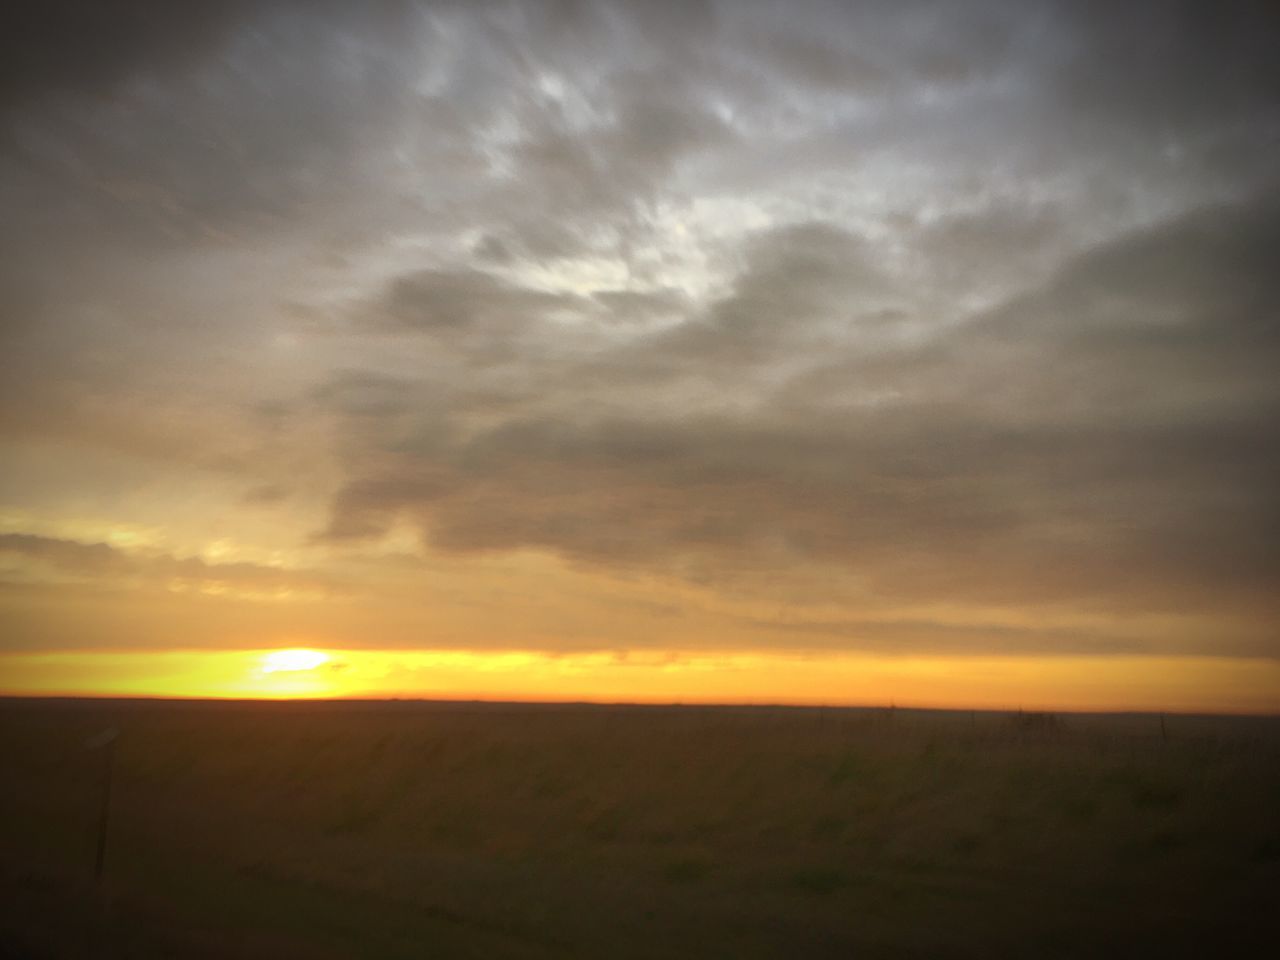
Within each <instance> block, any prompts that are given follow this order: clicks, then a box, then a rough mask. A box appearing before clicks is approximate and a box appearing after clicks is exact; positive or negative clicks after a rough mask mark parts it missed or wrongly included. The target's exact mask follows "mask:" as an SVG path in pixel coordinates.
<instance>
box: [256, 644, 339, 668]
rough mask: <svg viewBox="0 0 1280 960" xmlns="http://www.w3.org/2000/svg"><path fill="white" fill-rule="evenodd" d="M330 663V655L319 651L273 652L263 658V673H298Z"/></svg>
mask: <svg viewBox="0 0 1280 960" xmlns="http://www.w3.org/2000/svg"><path fill="white" fill-rule="evenodd" d="M328 662H329V655H328V654H327V653H321V652H320V651H319V650H297V649H295V650H272V651H271V652H270V653H268V654H266V655H265V656H263V658H262V672H263V673H297V672H299V671H302V670H314V669H315V668H316V667H319V666H322V665H324V664H326V663H328Z"/></svg>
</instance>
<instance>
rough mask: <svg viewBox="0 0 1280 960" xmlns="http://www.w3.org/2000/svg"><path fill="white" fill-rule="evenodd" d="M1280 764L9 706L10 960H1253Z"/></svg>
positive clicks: (1045, 742) (1122, 721) (1089, 723)
mask: <svg viewBox="0 0 1280 960" xmlns="http://www.w3.org/2000/svg"><path fill="white" fill-rule="evenodd" d="M107 725H115V726H117V727H119V728H120V730H121V738H120V740H119V742H118V745H117V747H118V754H117V759H116V779H115V794H114V797H113V803H112V827H111V834H110V845H109V852H108V861H107V880H106V883H105V885H104V889H103V890H102V891H101V893H98V892H96V891H95V890H94V888H93V884H92V857H93V843H94V830H95V827H96V815H97V804H98V799H99V792H98V783H99V777H100V773H101V767H100V758H97V757H95V755H94V754H92V753H90V752H87V751H86V750H85V749H84V746H83V744H84V740H85V738H86V737H88V736H90V735H92V734H93V733H96V732H97V731H99V730H101V729H102V728H103V727H105V726H107ZM1277 760H1280V721H1277V720H1275V719H1250V718H1209V717H1169V718H1167V721H1166V724H1165V728H1164V731H1163V733H1162V729H1161V725H1160V719H1159V718H1158V717H1154V716H1137V715H1133V716H1124V715H1118V716H1091V715H1062V716H1057V717H1054V716H1046V715H1039V714H1029V715H1008V714H987V713H976V714H970V713H960V712H928V711H909V710H896V711H889V710H837V709H785V708H728V707H726V708H705V707H688V708H659V707H594V706H553V705H499V704H493V705H484V704H422V703H275V704H264V703H216V704H215V703H199V702H187V703H182V702H146V701H135V702H128V701H118V702H111V701H78V702H77V701H68V702H62V701H3V702H0V779H2V780H3V782H4V784H5V790H4V791H3V792H2V793H0V868H2V873H0V894H2V900H3V904H4V906H3V907H2V908H0V950H3V951H7V953H8V954H12V955H16V956H33V957H43V956H55V957H61V956H67V957H76V956H90V955H102V956H130V957H162V956H192V957H203V956H208V957H272V958H282V957H350V956H359V957H421V956H432V957H484V958H503V957H562V956H587V957H595V956H600V957H605V956H608V957H637V958H638V957H735V958H747V957H827V956H830V957H847V956H852V955H857V956H872V957H876V956H884V957H910V956H922V957H923V956H930V957H933V956H939V957H965V956H972V957H993V956H1044V957H1055V956H1057V957H1074V956H1098V955H1114V956H1121V955H1125V956H1128V955H1130V954H1132V953H1134V952H1139V953H1142V954H1147V953H1151V952H1153V951H1156V950H1158V951H1160V952H1161V953H1162V955H1163V956H1166V957H1167V956H1206V955H1217V956H1225V955H1248V954H1249V953H1250V952H1251V951H1253V950H1257V949H1261V946H1262V944H1263V943H1265V942H1267V940H1264V939H1263V936H1264V931H1263V926H1264V925H1265V923H1266V921H1267V919H1268V918H1269V917H1272V916H1274V915H1275V912H1276V909H1277V907H1280V892H1278V891H1280V812H1278V811H1280V763H1277ZM1267 939H1269V937H1268V938H1267Z"/></svg>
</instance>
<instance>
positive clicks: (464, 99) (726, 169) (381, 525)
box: [0, 0, 1280, 655]
mask: <svg viewBox="0 0 1280 960" xmlns="http://www.w3.org/2000/svg"><path fill="white" fill-rule="evenodd" d="M8 27H9V29H7V30H6V31H5V41H4V43H5V51H4V56H3V61H4V68H3V73H2V74H0V78H2V80H3V93H2V94H0V111H2V117H3V123H4V131H3V137H0V204H3V210H4V216H3V220H2V223H0V231H3V239H4V242H5V248H6V250H11V251H13V253H12V255H11V256H6V258H5V261H4V262H3V263H2V264H0V317H2V323H3V330H2V331H0V337H2V338H3V340H2V342H3V345H4V351H3V359H2V360H0V375H2V376H3V380H4V386H3V388H0V391H2V392H0V396H3V398H4V406H5V416H4V417H3V419H2V420H0V427H2V429H3V432H2V433H0V438H2V439H3V442H4V443H6V444H7V445H8V447H9V448H11V449H12V450H15V451H17V450H19V449H22V450H27V449H28V448H30V447H32V445H38V444H40V443H52V442H56V443H57V444H61V445H65V446H69V447H71V448H73V449H81V448H83V449H85V450H89V449H92V450H94V451H98V454H101V455H102V456H107V455H112V456H114V455H116V454H119V455H121V456H127V457H132V458H135V459H137V460H138V461H139V462H142V463H145V464H148V465H150V466H148V467H146V469H159V467H158V466H157V465H160V464H166V465H170V464H174V463H179V464H184V465H187V468H189V469H191V470H193V471H204V472H209V471H220V472H221V474H223V475H226V476H228V477H230V478H231V479H230V480H228V481H227V483H228V484H232V483H233V484H234V486H235V490H236V493H235V497H236V498H237V500H236V501H235V502H236V503H240V504H243V503H245V502H246V498H247V502H249V503H251V504H252V506H253V508H254V509H257V510H263V511H271V510H276V511H280V512H284V511H288V510H291V509H297V503H298V502H299V497H301V496H303V494H302V493H299V492H298V491H304V492H307V491H309V494H308V495H311V496H313V497H314V498H316V499H317V501H318V502H319V503H320V504H321V508H320V509H319V511H318V512H317V515H316V516H308V517H307V523H306V524H305V526H306V527H307V528H306V529H305V530H298V531H296V533H297V538H296V539H297V543H296V544H295V546H296V547H297V549H299V550H316V551H328V552H329V553H330V554H331V555H336V556H342V555H344V554H343V552H344V551H357V550H360V549H366V548H368V547H370V545H376V544H378V543H379V542H381V541H382V539H383V538H386V537H392V536H395V535H396V533H397V531H400V532H401V533H402V532H403V531H404V530H405V529H406V528H407V529H409V530H411V531H412V532H413V533H414V534H415V535H416V536H418V537H419V538H420V540H421V542H422V543H423V544H424V545H425V549H426V551H427V552H428V553H430V554H432V555H433V556H435V555H445V556H454V557H462V556H466V557H477V556H484V555H505V554H508V553H511V552H515V551H521V550H534V551H539V552H542V553H546V554H551V555H554V556H556V557H558V558H561V559H563V560H565V561H566V562H568V563H569V564H571V565H573V566H574V567H575V568H577V569H581V570H586V571H592V572H598V573H602V574H604V575H606V576H619V577H627V576H633V575H639V574H641V573H642V574H644V575H654V576H659V577H666V578H671V579H673V580H677V581H681V582H683V583H692V584H697V585H698V586H699V588H704V589H706V590H709V591H713V592H714V591H725V592H726V593H732V592H734V591H740V590H744V589H749V590H752V591H757V592H758V593H759V594H760V595H762V596H768V597H773V598H776V599H778V601H779V603H784V602H786V603H790V602H796V603H798V602H800V601H799V600H798V599H797V598H799V597H802V596H803V597H805V598H807V599H806V600H805V601H804V602H811V601H812V600H813V598H814V597H815V596H822V597H825V598H826V601H827V602H829V604H831V605H834V606H837V607H841V611H840V612H838V613H837V614H832V615H830V616H826V617H825V619H824V618H822V617H815V616H809V617H806V618H802V619H804V622H806V623H809V624H814V623H827V624H828V625H829V626H828V627H827V628H824V629H826V630H827V632H828V633H830V634H831V635H833V636H836V637H837V638H844V637H857V636H862V637H864V639H863V640H856V639H850V640H849V641H848V642H850V643H856V642H863V643H871V642H872V641H871V640H868V639H865V637H867V636H869V635H870V634H871V633H875V629H876V628H875V627H874V624H876V623H879V624H881V629H880V633H879V634H877V636H879V637H880V639H879V640H876V641H875V643H876V644H878V645H879V646H882V647H883V646H889V647H891V646H892V642H893V641H892V636H898V635H899V633H900V631H899V632H895V629H894V628H891V627H890V626H888V624H889V623H890V622H891V620H892V617H890V615H889V612H890V611H891V609H892V610H893V611H898V613H900V612H901V610H902V609H904V608H905V607H909V606H911V605H915V606H917V607H923V606H925V605H933V606H939V607H946V608H947V609H949V610H951V611H956V610H963V609H972V610H974V611H977V610H981V611H983V612H984V613H983V616H986V615H988V614H990V612H991V611H992V610H999V609H1005V610H1010V611H1017V612H1018V613H1019V616H1021V617H1022V618H1023V619H1024V620H1025V619H1027V618H1034V615H1035V614H1036V612H1037V611H1054V612H1056V613H1055V615H1056V614H1061V613H1062V612H1063V611H1068V612H1072V613H1074V614H1079V615H1081V616H1084V615H1086V614H1088V615H1089V616H1094V615H1097V616H1103V615H1106V616H1112V617H1115V618H1117V624H1118V625H1117V626H1116V627H1115V632H1114V633H1112V634H1108V633H1106V631H1105V630H1103V629H1102V628H1097V629H1098V630H1101V632H1099V633H1097V634H1096V635H1092V634H1091V635H1088V636H1081V635H1079V634H1075V635H1072V636H1067V635H1066V634H1064V633H1061V632H1055V630H1054V629H1048V628H1046V629H1045V630H1042V631H1040V632H1039V633H1036V634H1035V637H1036V639H1027V640H1026V642H1027V643H1028V644H1031V645H1036V646H1038V648H1039V649H1061V650H1067V649H1071V650H1081V649H1112V648H1113V647H1114V648H1116V649H1122V648H1123V649H1130V648H1132V643H1131V641H1130V640H1128V639H1124V637H1127V636H1128V634H1127V633H1126V630H1127V627H1126V626H1125V623H1127V622H1128V621H1127V620H1126V619H1125V618H1130V619H1132V618H1141V617H1172V618H1175V619H1176V618H1178V617H1184V618H1189V619H1188V620H1187V622H1188V623H1192V622H1194V624H1196V625H1198V626H1197V629H1201V630H1202V632H1201V636H1200V639H1198V640H1197V641H1195V642H1194V643H1193V644H1192V646H1194V647H1195V648H1196V649H1198V650H1200V651H1201V652H1222V653H1242V652H1254V653H1256V652H1260V651H1261V652H1266V653H1269V654H1272V655H1276V654H1280V647H1277V642H1278V641H1277V637H1276V634H1275V631H1274V623H1275V622H1276V619H1275V618H1276V615H1277V613H1280V610H1277V606H1276V601H1275V599H1274V594H1275V590H1274V587H1275V584H1276V582H1277V578H1278V577H1280V556H1278V555H1277V550H1276V547H1275V544H1276V543H1277V542H1278V536H1280V511H1278V509H1277V500H1276V497H1275V494H1274V491H1275V490H1276V489H1280V458H1278V457H1277V454H1276V453H1275V452H1274V450H1275V444H1274V442H1273V440H1272V438H1273V435H1274V433H1275V427H1276V423H1277V416H1278V415H1280V387H1277V382H1278V381H1277V379H1276V377H1275V376H1274V371H1275V370H1276V369H1277V363H1278V361H1280V355H1278V354H1280V336H1278V325H1280V284H1278V282H1277V279H1276V273H1275V269H1274V261H1275V251H1277V250H1280V181H1277V179H1276V174H1275V171H1276V170H1277V169H1280V67H1278V66H1277V63H1280V60H1278V59H1277V58H1276V57H1275V55H1274V49H1273V48H1274V38H1275V37H1277V36H1280V29H1278V27H1280V22H1278V17H1277V14H1276V13H1275V8H1274V6H1273V5H1271V4H1266V3H1261V2H1258V3H1251V2H1229V3H1218V4H1206V3H1190V2H1188V3H1157V2H1149V3H1148V2H1141V3H1131V4H1101V3H1096V4H1095V3H1068V2H1065V0H1063V2H1029V3H1024V2H1013V0H1008V2H999V0H991V2H985V0H971V2H966V3H912V4H903V3H870V4H856V5H855V4H839V3H817V2H814V3H801V4H794V5H792V4H788V5H785V6H784V5H782V4H776V3H766V2H760V3H710V2H708V3H625V2H620V0H619V2H612V3H596V4H576V3H551V2H548V3H521V2H512V3H493V4H489V3H477V4H450V3H439V4H430V3H407V2H406V3H394V4H361V5H357V4H337V3H332V4H330V3H316V4H311V3H291V2H275V3H249V2H244V3H216V4H210V5H201V6H200V7H199V10H198V11H196V12H195V13H194V15H190V12H189V11H186V10H185V8H183V9H182V10H180V9H179V7H178V6H175V5H172V4H159V3H155V4H152V3H143V2H140V0H139V2H130V3H123V4H111V5H96V4H75V3H68V2H62V3H55V4H46V5H42V6H41V7H39V8H36V7H34V6H32V7H29V8H25V10H21V11H19V12H18V13H16V14H15V15H14V16H13V17H12V18H11V20H10V21H9V24H8ZM103 451H105V453H103ZM98 454H95V455H98ZM86 456H87V454H86ZM139 469H143V468H139ZM166 469H167V467H166ZM84 483H85V484H86V487H92V485H93V480H92V477H85V478H84ZM36 486H37V485H36V484H35V481H31V482H30V483H27V484H26V485H25V486H24V485H23V483H22V482H15V483H14V484H10V486H9V487H8V488H6V492H7V495H9V496H11V498H12V499H13V501H14V503H13V506H14V507H15V509H16V511H17V512H16V513H15V515H22V516H26V515H28V514H30V513H31V512H32V511H37V510H38V508H42V507H41V504H42V503H43V501H42V500H41V497H42V496H43V494H42V492H41V491H40V490H38V489H36ZM246 491H248V493H247V494H246ZM68 496H70V495H68ZM83 500H84V498H83V497H81V498H80V500H73V501H72V502H74V503H75V504H80V503H82V502H83ZM105 500H109V498H107V497H105V495H104V496H103V497H100V498H99V500H98V502H100V503H101V502H104V501H105ZM46 506H47V505H46ZM108 508H109V507H104V508H103V509H108ZM66 509H70V507H67V508H66ZM77 509H79V507H78V506H77ZM24 511H25V513H24ZM301 523H302V522H301V521H299V524H300V525H301ZM14 535H15V536H30V534H14ZM14 543H19V542H18V541H14ZM34 543H35V541H21V543H19V546H21V545H22V544H26V546H25V547H23V550H25V551H26V553H31V552H32V550H35V546H32V544H34ZM11 546H12V545H11ZM37 546H38V545H37ZM46 548H47V549H46ZM40 549H41V550H45V554H44V555H45V556H46V559H47V560H48V559H49V558H50V557H53V558H54V559H53V560H49V562H55V560H56V557H55V554H54V553H51V552H49V551H56V550H62V551H63V553H60V554H57V556H63V555H64V554H65V555H66V556H68V557H70V556H72V554H74V553H75V548H61V547H54V546H49V545H47V544H46V545H45V546H44V547H41V548H40ZM84 549H90V548H88V547H86V548H84ZM68 551H69V552H68ZM100 552H101V551H99V553H100ZM85 556H86V557H87V556H89V555H88V554H85ZM95 556H96V555H95ZM57 562H58V563H62V562H63V561H61V560H57ZM66 562H68V563H69V562H71V561H70V560H67V561H66ZM86 562H87V561H86ZM94 562H97V561H94ZM744 585H749V587H748V586H744ZM974 616H975V617H976V616H977V614H976V613H975V615H974ZM1215 618H1216V619H1215ZM979 619H981V618H979ZM920 622H921V623H922V624H923V623H926V622H928V623H935V624H936V629H937V635H938V638H939V639H938V643H939V645H940V648H946V649H953V648H955V647H957V646H964V645H965V644H972V648H973V649H978V648H981V647H982V645H983V641H982V640H981V638H980V637H979V636H978V635H977V634H978V633H981V629H980V628H973V627H972V622H974V621H972V620H971V621H970V622H969V625H968V626H961V625H960V624H958V623H953V624H951V625H950V626H949V627H948V626H947V625H945V624H943V623H941V621H935V620H932V619H930V618H928V617H924V618H922V619H921V621H920ZM777 623H778V625H779V630H778V635H779V638H780V639H779V641H778V642H779V643H787V642H793V641H791V640H788V639H786V638H787V637H793V636H794V637H799V639H795V640H794V642H796V643H803V642H807V641H806V640H805V637H804V635H805V634H806V632H811V631H808V630H807V628H805V629H802V628H801V627H800V626H798V625H796V624H798V623H799V621H795V620H793V619H789V618H788V616H782V615H779V617H778V618H777ZM840 623H849V624H861V625H862V626H860V627H858V628H857V629H852V630H844V629H842V628H840V627H839V624H840ZM1215 623H1216V624H1218V626H1219V627H1220V629H1217V630H1216V631H1215V630H1214V629H1212V625H1213V624H1215ZM788 624H791V625H792V626H794V627H795V629H794V630H792V631H791V632H788V631H789V630H790V628H789V627H788V626H787V625H788ZM868 625H870V626H868ZM912 629H914V628H912ZM920 629H921V630H922V631H925V632H927V630H926V628H925V627H923V626H922V627H921V628H920ZM992 629H995V628H994V627H993V628H992ZM1091 629H1093V628H1091ZM1188 629H1190V628H1188ZM988 635H989V636H992V634H990V633H989V634H988ZM1001 636H1002V639H1001V640H1000V641H999V643H998V644H997V645H998V646H1000V647H1001V648H1002V649H1003V648H1005V647H1009V648H1012V647H1016V645H1017V643H1019V642H1021V638H1022V637H1023V634H1022V633H1020V632H1019V631H1018V630H1017V629H1014V628H1009V629H1008V630H1007V631H1006V632H1005V633H1003V634H1002V635H1001ZM885 638H889V639H885ZM913 642H914V641H913ZM990 642H991V643H995V641H994V640H991V641H990Z"/></svg>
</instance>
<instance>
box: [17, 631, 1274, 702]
mask: <svg viewBox="0 0 1280 960" xmlns="http://www.w3.org/2000/svg"><path fill="white" fill-rule="evenodd" d="M0 667H3V670H2V671H0V672H2V673H3V675H4V677H5V678H6V679H5V682H4V687H3V688H2V689H0V693H3V694H6V695H19V696H146V697H196V698H205V697H208V698H246V699H259V698H261V699H315V698H404V699H416V698H422V699H459V700H529V701H556V700H567V701H597V702H637V703H646V702H647V703H726V704H744V703H777V704H796V705H819V704H825V705H833V706H841V705H843V706H859V705H872V706H874V705H889V704H896V705H898V706H901V707H942V708H956V709H970V708H976V709H995V710H1017V709H1029V710H1104V711H1117V710H1119V711H1124V710H1151V711H1169V712H1214V713H1274V712H1275V711H1276V709H1277V691H1280V664H1277V663H1276V662H1275V661H1272V660H1268V659H1263V658H1255V659H1249V658H1225V657H1189V656H1187V657H1156V656H1152V657H1138V656H1115V657H1098V656H1045V657H1018V656H975V657H941V656H911V657H893V656H883V655H864V654H830V653H822V654H816V653H815V654H779V653H769V652H761V651H738V652H705V651H703V652H689V651H671V650H649V651H596V652H583V653H572V654H552V653H545V652H538V651H493V652H486V653H478V652H473V651H457V650H332V649H331V650H317V649H311V648H303V647H290V648H282V649H266V650H262V649H259V650H234V651H232V650H215V651H211V650H185V651H184V650H177V651H153V652H146V651H124V652H111V653H107V652H82V653H67V652H60V653H22V654H5V655H3V656H0Z"/></svg>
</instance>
